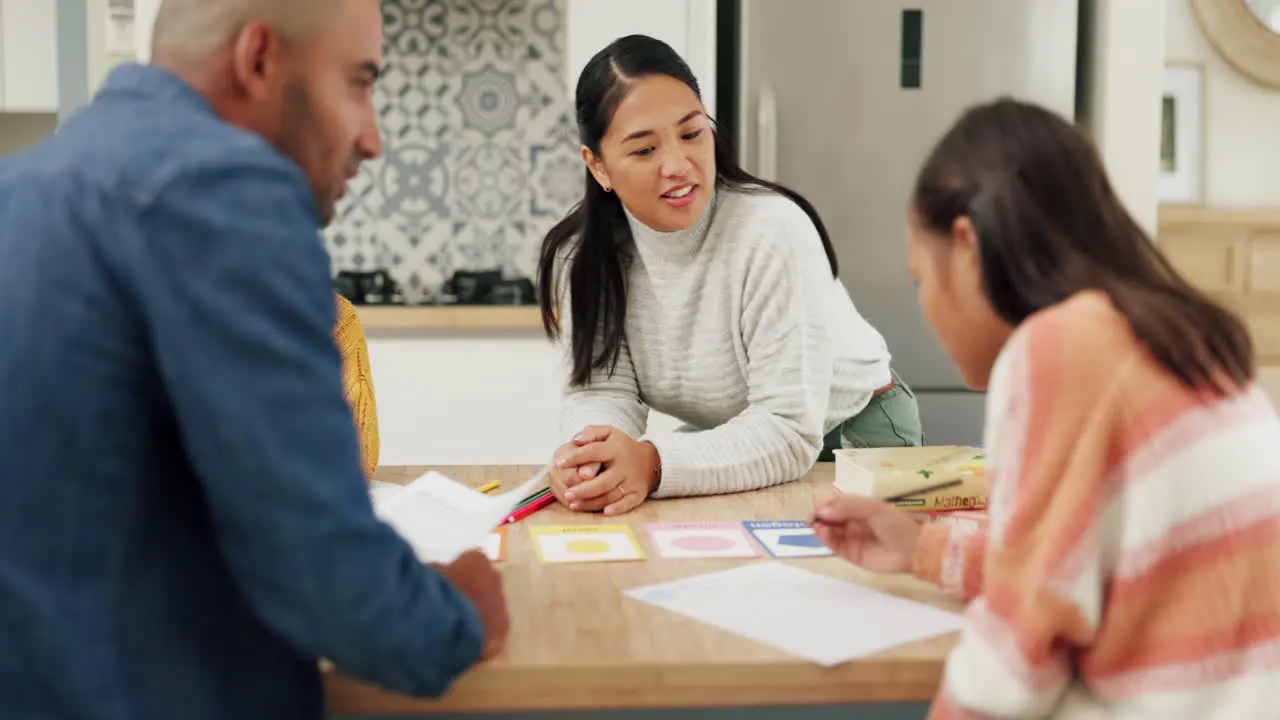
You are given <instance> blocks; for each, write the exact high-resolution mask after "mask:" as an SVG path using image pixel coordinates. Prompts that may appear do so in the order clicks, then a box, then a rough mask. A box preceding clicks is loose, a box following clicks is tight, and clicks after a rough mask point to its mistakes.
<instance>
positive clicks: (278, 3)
mask: <svg viewBox="0 0 1280 720" xmlns="http://www.w3.org/2000/svg"><path fill="white" fill-rule="evenodd" d="M340 2H341V0H162V1H161V3H160V8H159V10H158V11H157V13H156V24H155V28H154V30H153V31H152V37H151V57H152V59H153V60H156V61H159V62H162V63H175V62H176V63H186V62H192V61H199V60H203V59H206V58H209V57H210V56H211V55H213V54H214V53H216V52H218V51H219V50H221V49H222V48H224V47H226V46H227V44H229V43H230V42H232V40H234V38H235V37H236V35H237V34H239V33H240V31H241V30H243V29H244V27H245V26H246V25H248V24H249V23H251V22H253V21H255V20H261V21H263V22H265V23H267V24H268V25H270V26H271V27H272V28H273V29H274V30H275V31H276V32H277V33H279V34H280V36H281V37H283V38H284V39H285V40H287V41H290V42H300V41H303V40H305V39H306V38H307V37H308V36H309V35H310V34H311V33H312V32H314V31H315V30H316V29H317V28H319V27H321V26H322V25H323V24H324V23H325V21H326V20H332V19H333V15H334V14H335V13H337V12H338V10H339V7H338V5H339V4H340Z"/></svg>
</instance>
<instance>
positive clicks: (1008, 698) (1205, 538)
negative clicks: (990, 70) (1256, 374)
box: [815, 100, 1280, 720]
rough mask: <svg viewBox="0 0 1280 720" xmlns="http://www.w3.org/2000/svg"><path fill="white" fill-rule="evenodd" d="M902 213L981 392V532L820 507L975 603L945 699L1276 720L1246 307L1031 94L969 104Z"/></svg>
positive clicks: (839, 531) (841, 536) (954, 714)
mask: <svg viewBox="0 0 1280 720" xmlns="http://www.w3.org/2000/svg"><path fill="white" fill-rule="evenodd" d="M909 225H910V232H909V239H908V266H909V270H910V272H911V274H912V276H913V277H914V278H915V280H916V283H917V286H918V294H919V302H920V305H921V308H922V310H923V312H924V314H925V316H926V317H927V319H928V320H929V322H930V324H931V326H932V328H933V330H934V332H935V333H936V334H937V336H938V338H939V339H940V341H941V343H942V344H943V346H944V347H945V348H946V350H947V352H948V354H949V355H950V357H951V359H952V361H953V362H954V363H955V364H956V366H957V367H958V368H959V369H960V371H961V373H962V374H963V376H964V377H965V380H966V382H967V383H968V384H969V385H971V386H972V387H974V388H976V389H985V390H986V391H987V421H986V422H987V427H986V431H985V434H986V447H987V457H988V463H989V470H990V482H991V487H990V491H989V493H990V508H989V515H990V518H989V527H988V528H987V529H986V530H983V531H968V532H966V531H964V530H962V529H959V528H955V527H951V526H947V525H924V526H921V525H919V524H917V523H915V522H914V521H913V520H911V519H910V518H908V517H907V516H906V515H905V514H903V513H902V512H901V511H899V510H897V509H896V508H893V507H891V506H889V505H886V504H884V503H882V502H878V501H875V500H872V499H868V498H859V497H855V496H841V495H839V493H823V494H820V495H819V496H818V497H817V498H816V499H815V505H816V507H815V517H816V518H817V520H818V526H817V527H818V533H819V534H820V535H821V537H822V538H823V539H824V540H825V541H826V542H827V543H828V544H829V545H830V546H831V547H832V548H833V549H834V550H836V551H837V552H838V553H839V554H841V555H842V556H844V557H846V558H848V559H849V560H851V561H852V562H854V563H857V564H859V565H861V566H863V567H865V568H867V569H870V570H873V571H877V572H913V573H915V574H916V575H917V576H919V577H922V578H925V579H927V580H930V581H932V582H934V583H937V584H939V585H940V586H941V587H943V588H944V589H946V590H947V591H950V592H952V593H955V594H956V595H959V596H961V597H963V598H965V599H967V600H969V601H970V602H969V605H968V610H967V615H966V620H967V623H966V627H965V629H964V631H963V632H962V633H961V637H960V641H959V643H958V645H957V646H956V648H955V649H954V651H953V652H952V654H951V656H950V658H949V659H948V661H947V666H946V675H945V679H944V683H943V687H942V689H941V692H940V694H939V696H938V697H937V699H936V700H935V702H934V705H933V709H932V713H931V718H934V719H941V718H1152V719H1155V718H1159V719H1160V720H1172V719H1178V718H1188V719H1195V720H1199V719H1213V718H1227V719H1230V720H1237V719H1238V720H1245V719H1250V720H1251V719H1253V718H1264V717H1280V423H1278V422H1277V418H1276V415H1275V412H1274V410H1273V409H1272V406H1271V404H1270V402H1269V401H1268V399H1267V397H1266V396H1265V395H1264V394H1263V393H1262V391H1261V390H1260V389H1258V388H1257V387H1256V386H1255V385H1254V384H1253V371H1254V367H1253V348H1252V346H1251V343H1250V340H1249V336H1248V333H1247V332H1246V330H1245V328H1244V326H1243V324H1242V323H1241V322H1240V321H1239V320H1238V319H1237V318H1236V317H1234V316H1233V315H1232V314H1231V313H1229V312H1228V311H1226V310H1224V309H1223V308H1221V307H1219V306H1218V305H1215V304H1214V303H1213V302H1211V301H1210V300H1208V299H1207V298H1206V297H1204V296H1203V295H1201V294H1200V293H1198V292H1197V291H1195V290H1194V289H1193V288H1192V287H1191V286H1190V285H1188V284H1187V283H1186V282H1185V281H1184V280H1183V279H1182V278H1180V277H1179V276H1178V275H1177V274H1176V273H1175V272H1174V271H1173V269H1172V268H1171V267H1170V266H1169V264H1168V263H1167V262H1166V261H1165V260H1164V259H1163V258H1162V256H1161V255H1160V253H1159V251H1158V250H1157V249H1156V248H1155V246H1154V245H1153V244H1152V243H1151V241H1150V239H1149V238H1148V237H1146V236H1145V234H1144V233H1143V231H1142V230H1141V229H1140V228H1139V227H1138V225H1137V224H1136V223H1135V222H1134V220H1133V219H1132V218H1131V217H1130V216H1129V215H1128V214H1127V213H1126V211H1125V210H1124V208H1123V206H1122V205H1121V203H1120V202H1119V200H1118V199H1117V198H1116V196H1115V193H1114V192H1113V191H1112V189H1111V187H1110V185H1109V183H1108V180H1107V177H1106V173H1105V171H1104V169H1103V167H1102V164H1101V162H1100V160H1099V158H1098V157H1097V155H1096V153H1095V152H1094V150H1093V148H1092V146H1091V145H1090V144H1089V142H1088V141H1087V140H1086V139H1085V138H1084V137H1083V136H1082V135H1081V134H1080V133H1079V132H1078V131H1076V130H1075V129H1074V128H1073V127H1072V126H1071V125H1069V124H1068V123H1067V122H1065V121H1064V120H1062V119H1060V118H1059V117H1057V116H1056V115H1054V114H1052V113H1050V112H1048V111H1046V110H1043V109H1040V108H1038V107H1034V106H1030V105H1026V104H1022V103H1019V102H1015V101H1010V100H1001V101H998V102H995V103H993V104H989V105H985V106H980V107H977V108H974V109H972V110H971V111H969V112H968V113H966V114H965V115H964V116H963V117H962V118H961V119H960V120H959V121H958V122H957V124H956V125H955V126H954V127H953V128H952V129H951V130H950V132H948V134H947V135H945V136H944V137H943V138H942V140H941V141H940V142H939V144H938V145H937V146H936V147H935V149H934V151H933V153H932V155H931V157H930V158H929V159H928V161H927V162H926V163H925V165H924V167H923V169H922V171H921V173H920V176H919V178H918V180H917V184H916V187H915V192H914V198H913V202H912V209H911V213H910V221H909Z"/></svg>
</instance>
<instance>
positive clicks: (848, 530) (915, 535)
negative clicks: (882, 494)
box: [813, 488, 920, 573]
mask: <svg viewBox="0 0 1280 720" xmlns="http://www.w3.org/2000/svg"><path fill="white" fill-rule="evenodd" d="M813 518H814V534H816V535H817V536H818V537H819V538H820V539H821V540H822V541H823V542H824V543H826V544H827V547H829V548H831V550H832V552H834V553H836V554H837V555H839V556H841V557H843V558H844V559H846V560H848V561H849V562H851V563H853V564H854V565H857V566H859V567H862V568H865V569H867V570H870V571H872V572H877V573H906V572H911V566H912V563H913V561H914V560H915V556H916V545H917V544H918V543H919V541H920V523H918V522H916V521H915V520H913V519H912V518H911V516H909V515H907V514H906V513H905V512H903V511H902V510H900V509H898V508H897V507H895V506H893V505H891V504H889V503H887V502H884V501H883V500H877V499H875V498H869V497H863V496H861V495H849V494H846V493H843V492H841V491H839V490H836V489H834V488H832V489H826V490H819V491H818V492H817V493H815V494H814V496H813Z"/></svg>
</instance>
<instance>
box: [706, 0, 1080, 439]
mask: <svg viewBox="0 0 1280 720" xmlns="http://www.w3.org/2000/svg"><path fill="white" fill-rule="evenodd" d="M720 8H721V12H722V17H721V35H720V37H721V43H722V44H723V43H724V39H725V38H726V25H725V23H726V22H729V23H732V26H731V27H730V28H729V32H730V33H731V34H732V33H733V32H734V31H736V36H733V37H732V40H733V41H736V44H737V47H736V48H734V49H733V50H731V51H730V52H732V53H733V54H735V55H736V56H737V63H736V67H733V66H730V67H728V68H725V60H730V61H732V57H731V56H730V57H726V55H725V54H724V48H722V54H721V55H720V58H721V63H720V64H721V67H722V72H721V74H720V76H719V77H720V78H721V79H722V82H723V80H724V79H725V78H728V79H729V83H731V87H732V90H730V92H736V97H735V96H728V97H730V98H731V99H732V100H733V102H732V103H731V104H732V105H735V106H736V108H734V126H733V131H732V133H731V135H732V136H733V137H735V138H736V140H737V143H736V144H737V145H738V151H739V153H740V154H741V158H742V160H743V162H744V164H745V166H746V167H747V168H748V169H749V170H751V171H753V172H756V173H757V174H759V175H761V176H762V177H765V178H766V179H773V180H776V181H778V182H781V183H783V184H785V185H788V186H791V187H793V188H794V189H796V190H797V191H799V192H800V193H802V194H803V195H805V196H806V197H807V198H808V199H809V200H810V201H811V202H813V203H814V205H815V206H816V207H817V209H818V212H819V213H820V214H821V216H822V218H823V221H824V222H825V223H826V225H827V228H828V230H829V231H830V233H831V236H832V241H833V243H834V244H835V247H836V251H837V254H838V257H839V262H840V277H841V278H842V280H843V281H844V283H845V285H846V286H847V287H848V289H849V291H850V293H851V294H852V296H853V300H854V302H855V303H856V304H857V306H858V308H859V310H860V311H861V312H862V313H863V315H865V316H866V318H867V319H868V320H869V321H870V322H871V323H872V324H874V325H875V326H876V327H877V328H878V329H879V330H880V332H881V333H882V334H883V335H884V337H885V339H886V340H887V342H888V344H889V350H890V352H891V353H892V354H893V365H894V367H895V368H896V369H897V370H898V372H899V374H900V375H901V376H902V378H903V379H904V380H905V381H906V382H907V383H908V384H909V385H910V386H911V387H912V388H913V389H914V390H915V391H916V394H917V396H918V398H919V401H920V410H921V416H922V421H923V423H924V429H925V435H926V442H928V443H929V444H931V445H936V444H951V443H956V444H978V443H980V442H981V441H982V422H983V396H982V395H981V394H978V393H974V392H970V391H968V390H967V389H966V388H965V387H964V384H963V382H962V381H961V379H960V377H959V374H958V373H957V372H956V370H955V369H954V368H953V367H952V365H951V363H950V361H949V359H948V358H947V356H946V354H945V353H944V352H943V350H942V348H941V347H940V346H939V345H938V343H937V342H936V340H935V339H934V337H933V335H932V333H931V332H930V330H929V327H928V325H927V323H926V322H925V320H924V318H923V316H922V315H921V313H920V311H919V308H918V306H917V303H916V297H915V290H914V288H913V286H912V283H911V281H910V279H909V277H908V276H907V273H906V247H905V244H904V243H905V233H906V212H907V203H908V196H909V194H910V189H911V184H912V182H913V180H914V177H915V173H916V171H917V170H918V169H919V165H920V163H921V162H922V160H923V159H924V156H925V154H926V153H927V152H928V150H929V148H930V147H931V146H932V144H933V143H934V142H935V141H936V140H937V139H938V138H939V137H940V136H941V135H942V133H943V132H944V131H945V130H946V128H947V127H948V126H949V125H950V124H951V123H952V122H953V121H954V120H955V119H956V117H957V116H958V115H959V113H960V112H962V111H963V110H964V108H966V107H967V106H969V105H971V104H973V103H977V102H980V101H986V100H990V99H993V98H995V97H997V96H1000V95H1006V94H1007V95H1012V96H1016V97H1019V98H1022V99H1026V100H1031V101H1034V102H1038V103H1040V104H1043V105H1045V106H1047V107H1050V108H1052V109H1054V110H1055V111H1057V112H1059V113H1061V114H1062V115H1064V116H1065V117H1067V118H1073V117H1074V109H1075V95H1076V55H1077V34H1078V21H1079V8H1078V2H1077V0H914V1H912V2H904V1H902V0H737V2H736V3H725V2H722V3H721V4H720ZM726 9H727V10H728V11H729V13H730V15H729V16H728V17H726V16H724V15H723V13H724V12H725V10H726ZM733 14H736V15H737V16H738V17H736V18H734V17H732V15H733ZM723 69H727V70H728V72H724V70H723ZM735 75H736V77H735ZM719 97H720V98H725V97H726V95H725V93H724V88H722V92H721V94H720V95H719ZM722 112H723V111H722Z"/></svg>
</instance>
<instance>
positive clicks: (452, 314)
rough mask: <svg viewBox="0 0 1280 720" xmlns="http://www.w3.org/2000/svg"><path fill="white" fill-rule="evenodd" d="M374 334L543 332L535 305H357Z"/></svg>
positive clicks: (358, 313)
mask: <svg viewBox="0 0 1280 720" xmlns="http://www.w3.org/2000/svg"><path fill="white" fill-rule="evenodd" d="M355 308H356V314H357V315H359V316H360V324H361V325H363V326H364V329H365V332H368V331H370V330H534V331H541V330H542V315H541V313H540V311H539V310H538V308H537V306H534V305H462V306H458V305H454V306H431V305H417V306H413V305H411V306H395V305H391V306H385V305H356V306H355Z"/></svg>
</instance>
